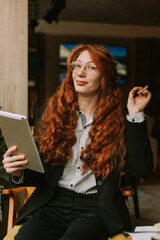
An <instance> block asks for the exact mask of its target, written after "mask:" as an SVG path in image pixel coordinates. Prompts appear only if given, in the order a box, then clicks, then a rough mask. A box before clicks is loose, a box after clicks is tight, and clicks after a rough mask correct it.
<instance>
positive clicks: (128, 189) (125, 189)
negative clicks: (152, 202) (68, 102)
mask: <svg viewBox="0 0 160 240" xmlns="http://www.w3.org/2000/svg"><path fill="white" fill-rule="evenodd" d="M120 191H121V194H122V195H123V196H133V195H134V194H135V191H134V189H133V188H131V187H121V188H120Z"/></svg>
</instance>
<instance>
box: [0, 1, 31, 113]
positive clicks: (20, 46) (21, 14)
mask: <svg viewBox="0 0 160 240" xmlns="http://www.w3.org/2000/svg"><path fill="white" fill-rule="evenodd" d="M27 56H28V1H27V0H0V106H1V110H5V111H10V112H15V113H19V114H25V115H27V112H28V58H27Z"/></svg>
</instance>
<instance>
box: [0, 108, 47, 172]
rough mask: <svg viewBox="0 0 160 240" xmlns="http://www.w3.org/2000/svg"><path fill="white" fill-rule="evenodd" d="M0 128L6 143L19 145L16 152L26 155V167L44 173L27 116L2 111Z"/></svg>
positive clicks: (0, 113) (0, 112)
mask: <svg viewBox="0 0 160 240" xmlns="http://www.w3.org/2000/svg"><path fill="white" fill-rule="evenodd" d="M0 128H1V130H2V135H3V137H4V139H5V142H6V145H7V147H8V148H10V147H11V146H13V145H17V146H18V149H17V150H16V151H15V153H23V154H25V155H26V157H27V160H28V163H27V164H26V165H25V167H26V168H29V169H31V170H34V171H37V172H40V173H43V172H44V168H43V165H42V162H41V159H40V156H39V153H38V150H37V146H36V144H35V141H34V138H33V135H32V132H31V129H30V126H29V123H28V120H27V117H26V116H23V115H19V114H15V113H10V112H5V111H0Z"/></svg>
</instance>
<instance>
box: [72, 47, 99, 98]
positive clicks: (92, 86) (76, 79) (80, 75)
mask: <svg viewBox="0 0 160 240" xmlns="http://www.w3.org/2000/svg"><path fill="white" fill-rule="evenodd" d="M71 69H72V77H73V83H74V88H75V91H76V92H77V93H78V95H84V96H97V95H99V90H100V83H101V71H100V69H99V68H97V67H96V65H95V64H94V63H93V61H92V59H91V57H90V55H89V52H88V51H87V50H86V51H84V52H82V53H81V54H80V55H79V57H78V58H77V59H76V61H75V62H73V63H72V64H71Z"/></svg>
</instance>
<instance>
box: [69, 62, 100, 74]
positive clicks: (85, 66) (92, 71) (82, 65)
mask: <svg viewBox="0 0 160 240" xmlns="http://www.w3.org/2000/svg"><path fill="white" fill-rule="evenodd" d="M76 62H77V63H80V64H81V66H80V68H79V69H78V68H77V70H75V68H72V65H73V64H75V63H76ZM89 64H93V65H94V66H93V67H95V68H94V69H90V68H87V65H89ZM82 67H84V69H85V70H86V73H87V74H92V73H94V72H95V71H96V70H97V69H99V68H98V67H97V66H96V65H95V64H94V63H93V62H92V61H89V62H87V63H85V64H82V62H81V61H80V60H78V61H73V62H71V63H70V70H71V72H74V73H78V72H79V71H80V70H81V69H82ZM88 70H90V71H89V72H88Z"/></svg>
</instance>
